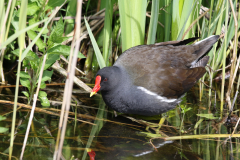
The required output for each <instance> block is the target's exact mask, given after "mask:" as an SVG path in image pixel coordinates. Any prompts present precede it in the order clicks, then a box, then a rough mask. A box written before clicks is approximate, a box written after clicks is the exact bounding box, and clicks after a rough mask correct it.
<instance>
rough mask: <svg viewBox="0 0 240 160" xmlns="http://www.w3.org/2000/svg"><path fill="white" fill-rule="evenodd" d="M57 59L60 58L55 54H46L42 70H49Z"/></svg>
mask: <svg viewBox="0 0 240 160" xmlns="http://www.w3.org/2000/svg"><path fill="white" fill-rule="evenodd" d="M59 59H60V56H59V55H57V54H48V55H47V59H46V62H45V66H44V70H46V69H48V68H50V67H51V66H52V65H53V64H54V63H55V62H56V61H57V60H59ZM40 66H42V65H40Z"/></svg>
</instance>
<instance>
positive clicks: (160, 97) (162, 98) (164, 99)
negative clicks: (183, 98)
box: [137, 86, 177, 102]
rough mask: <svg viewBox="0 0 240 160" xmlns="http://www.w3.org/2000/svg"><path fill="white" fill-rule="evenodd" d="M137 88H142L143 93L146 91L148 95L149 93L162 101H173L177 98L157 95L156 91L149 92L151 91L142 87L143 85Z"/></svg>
mask: <svg viewBox="0 0 240 160" xmlns="http://www.w3.org/2000/svg"><path fill="white" fill-rule="evenodd" d="M137 89H140V90H142V91H143V92H145V93H147V94H149V95H151V96H155V97H156V98H157V99H160V100H161V101H163V102H174V101H176V100H177V99H167V98H166V97H162V96H159V95H157V94H156V93H154V92H151V91H149V90H147V89H146V88H144V87H139V86H138V87H137Z"/></svg>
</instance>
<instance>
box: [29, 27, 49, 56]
mask: <svg viewBox="0 0 240 160" xmlns="http://www.w3.org/2000/svg"><path fill="white" fill-rule="evenodd" d="M27 34H28V36H29V37H30V39H31V40H34V38H36V37H37V33H36V32H34V31H32V30H29V31H27ZM36 45H37V46H38V48H39V50H40V51H42V52H43V51H44V48H45V47H46V44H45V43H43V41H42V40H41V39H40V38H38V40H37V42H36Z"/></svg>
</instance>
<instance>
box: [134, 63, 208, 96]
mask: <svg viewBox="0 0 240 160" xmlns="http://www.w3.org/2000/svg"><path fill="white" fill-rule="evenodd" d="M205 72H206V70H205V68H204V67H197V68H189V69H177V68H169V69H166V70H159V71H153V72H151V71H149V72H145V74H140V75H139V76H138V77H135V79H134V80H133V81H134V85H136V86H141V87H144V88H146V89H147V90H149V91H151V92H154V93H157V94H158V95H161V96H164V97H168V98H179V97H181V96H182V95H183V94H184V93H185V92H187V91H188V90H189V89H190V88H192V87H193V85H194V84H195V83H196V82H197V81H198V80H199V79H200V78H201V77H202V76H203V75H204V73H205Z"/></svg>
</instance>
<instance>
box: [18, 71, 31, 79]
mask: <svg viewBox="0 0 240 160" xmlns="http://www.w3.org/2000/svg"><path fill="white" fill-rule="evenodd" d="M20 77H21V78H28V79H31V77H30V75H29V74H28V73H26V72H24V71H20Z"/></svg>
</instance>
